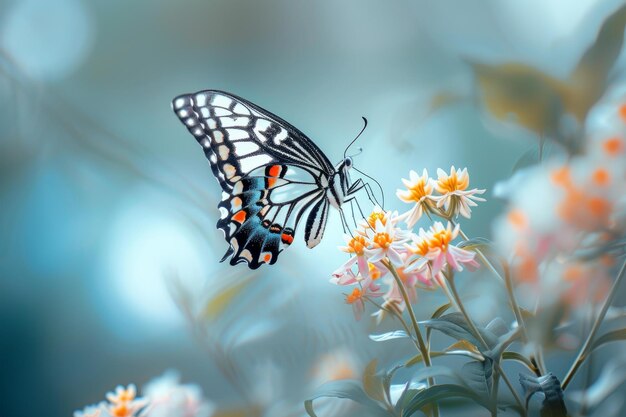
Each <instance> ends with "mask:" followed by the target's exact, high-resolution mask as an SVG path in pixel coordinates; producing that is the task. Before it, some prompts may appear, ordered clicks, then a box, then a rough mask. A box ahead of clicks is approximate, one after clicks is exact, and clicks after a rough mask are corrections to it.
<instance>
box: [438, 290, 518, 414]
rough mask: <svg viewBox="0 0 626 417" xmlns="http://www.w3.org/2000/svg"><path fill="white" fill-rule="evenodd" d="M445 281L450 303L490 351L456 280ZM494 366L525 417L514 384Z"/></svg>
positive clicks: (496, 362)
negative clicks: (455, 282)
mask: <svg viewBox="0 0 626 417" xmlns="http://www.w3.org/2000/svg"><path fill="white" fill-rule="evenodd" d="M445 281H446V282H447V283H448V287H449V289H450V291H449V292H448V291H445V292H446V294H447V295H448V296H449V297H450V302H451V303H452V304H453V305H455V306H456V307H457V308H458V310H459V311H460V312H461V314H462V315H463V317H464V318H465V321H467V324H468V325H469V327H470V330H471V331H472V333H473V335H474V337H475V338H476V339H478V341H480V343H481V344H482V347H483V349H489V345H487V342H485V339H484V338H483V336H482V334H481V333H480V331H479V330H478V328H477V327H476V325H475V324H474V322H473V321H472V319H470V317H469V315H468V314H467V310H465V306H464V305H463V302H462V301H461V297H459V293H458V292H457V290H456V285H455V284H454V279H448V278H446V280H445ZM493 365H494V368H495V369H496V371H497V372H498V374H499V375H500V377H501V378H502V380H503V381H504V383H505V384H506V385H507V387H508V388H509V390H510V391H511V394H513V397H514V398H515V402H516V403H517V405H518V406H519V407H520V409H521V410H522V413H523V415H524V416H525V415H526V407H524V405H523V403H522V400H521V398H520V397H519V394H518V393H517V391H515V388H514V387H513V384H511V381H510V380H509V378H508V377H507V376H506V374H505V373H504V372H503V371H502V367H500V363H499V362H498V361H494V363H493ZM492 413H493V410H492Z"/></svg>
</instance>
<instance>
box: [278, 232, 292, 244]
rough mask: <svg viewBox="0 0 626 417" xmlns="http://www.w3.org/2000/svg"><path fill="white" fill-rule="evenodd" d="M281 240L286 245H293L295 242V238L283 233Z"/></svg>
mask: <svg viewBox="0 0 626 417" xmlns="http://www.w3.org/2000/svg"><path fill="white" fill-rule="evenodd" d="M280 240H282V242H283V243H284V244H286V245H291V243H292V242H293V236H291V235H288V234H287V233H283V234H282V235H280Z"/></svg>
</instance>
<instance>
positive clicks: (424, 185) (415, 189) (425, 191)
mask: <svg viewBox="0 0 626 417" xmlns="http://www.w3.org/2000/svg"><path fill="white" fill-rule="evenodd" d="M408 191H409V196H408V198H409V199H411V200H413V201H415V202H419V201H420V200H421V199H422V198H424V197H426V196H428V195H431V194H432V193H433V187H432V185H430V184H429V183H428V182H427V181H425V180H424V179H423V178H420V179H419V181H417V183H415V185H413V186H412V187H410V188H409V189H408Z"/></svg>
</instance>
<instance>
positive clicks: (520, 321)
mask: <svg viewBox="0 0 626 417" xmlns="http://www.w3.org/2000/svg"><path fill="white" fill-rule="evenodd" d="M450 222H451V223H452V224H454V221H450ZM459 234H460V235H461V237H462V238H463V239H464V240H465V241H469V240H470V239H469V237H468V236H467V235H466V234H465V233H464V232H463V230H460V229H459ZM474 252H475V253H476V255H478V259H480V261H481V262H482V264H483V265H485V266H486V267H487V269H489V270H490V271H491V272H493V274H494V275H495V276H496V277H497V278H498V279H499V280H500V281H501V282H503V283H504V284H505V286H506V293H507V296H508V297H509V302H510V303H511V309H512V310H513V314H515V320H516V321H517V325H518V326H519V327H520V328H521V330H522V341H523V342H524V343H528V330H527V329H526V322H525V321H524V317H523V316H522V311H521V309H520V307H519V304H518V302H517V299H516V298H515V291H514V287H513V280H512V279H511V276H510V273H509V270H508V267H507V266H506V264H505V263H504V262H502V268H503V269H504V278H503V277H502V275H501V274H500V272H498V270H497V269H496V267H495V266H493V264H492V263H491V261H489V259H488V258H487V256H486V255H485V254H484V253H483V252H482V251H481V250H480V249H478V248H476V249H474ZM535 356H537V358H539V360H535V358H533V357H532V355H531V360H532V361H533V362H535V363H536V366H537V369H538V371H539V373H540V374H541V375H544V374H545V373H546V370H545V366H544V365H543V361H542V360H541V358H542V356H543V354H542V352H541V351H540V350H539V351H537V352H536V353H535ZM538 376H540V375H538Z"/></svg>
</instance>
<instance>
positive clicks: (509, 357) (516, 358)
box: [502, 351, 537, 373]
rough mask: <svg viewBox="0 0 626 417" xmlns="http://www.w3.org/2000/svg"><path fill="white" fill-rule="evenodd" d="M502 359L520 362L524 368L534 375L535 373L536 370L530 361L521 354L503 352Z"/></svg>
mask: <svg viewBox="0 0 626 417" xmlns="http://www.w3.org/2000/svg"><path fill="white" fill-rule="evenodd" d="M502 359H504V360H513V361H517V362H520V363H522V364H524V365H526V367H527V368H528V369H530V370H531V371H533V372H534V373H537V368H536V367H535V365H533V363H532V362H531V361H530V359H528V358H527V357H526V356H524V355H522V354H521V353H518V352H511V351H509V352H504V353H502Z"/></svg>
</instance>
